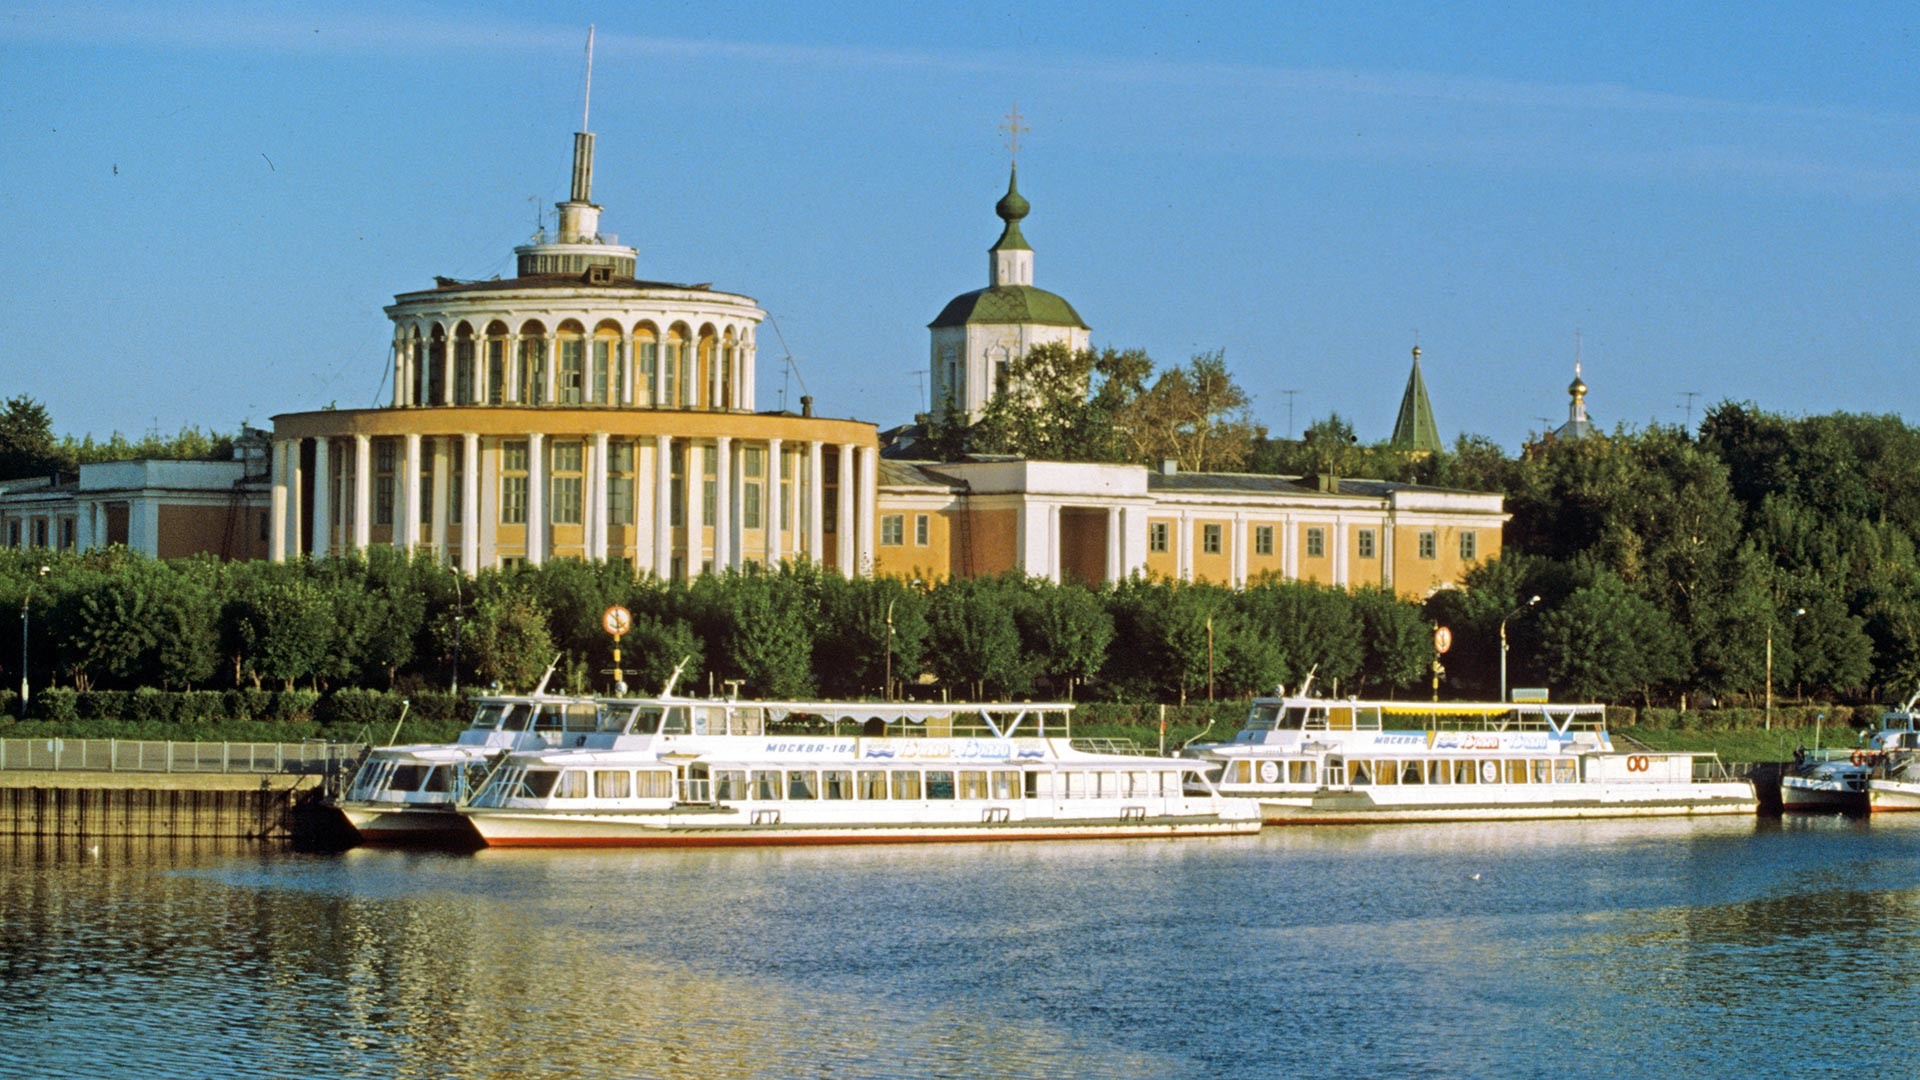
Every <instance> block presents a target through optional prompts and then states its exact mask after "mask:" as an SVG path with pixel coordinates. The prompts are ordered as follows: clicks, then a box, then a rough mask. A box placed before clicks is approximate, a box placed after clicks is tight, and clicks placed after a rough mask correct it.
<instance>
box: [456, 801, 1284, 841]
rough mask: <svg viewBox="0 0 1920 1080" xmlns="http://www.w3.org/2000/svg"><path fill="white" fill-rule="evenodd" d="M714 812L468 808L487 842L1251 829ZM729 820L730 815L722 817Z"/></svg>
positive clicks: (1246, 826) (1218, 824) (1250, 827)
mask: <svg viewBox="0 0 1920 1080" xmlns="http://www.w3.org/2000/svg"><path fill="white" fill-rule="evenodd" d="M742 816H743V815H732V814H727V815H721V814H714V813H673V812H668V813H662V814H651V815H639V814H588V813H582V814H555V813H540V812H526V811H514V810H469V811H468V817H469V820H470V822H471V825H472V828H473V830H474V832H475V833H476V834H477V835H478V836H479V837H480V839H481V841H482V842H483V843H485V844H486V845H487V846H488V847H764V846H781V845H811V844H928V843H966V842H975V843H983V842H992V841H1007V840H1109V839H1110V840H1120V839H1149V838H1173V837H1188V836H1233V835H1249V834H1252V833H1257V832H1259V831H1260V819H1259V817H1258V816H1257V815H1254V814H1252V813H1248V814H1246V815H1244V816H1238V817H1226V816H1221V815H1217V814H1204V815H1192V816H1182V817H1158V818H1129V817H1111V818H1029V819H1025V820H1011V821H1009V820H995V821H984V820H983V821H976V822H961V821H953V822H899V823H875V822H794V823H777V822H763V823H759V824H755V823H754V821H753V818H752V817H751V816H745V820H739V819H740V818H741V817H742ZM727 819H734V820H727Z"/></svg>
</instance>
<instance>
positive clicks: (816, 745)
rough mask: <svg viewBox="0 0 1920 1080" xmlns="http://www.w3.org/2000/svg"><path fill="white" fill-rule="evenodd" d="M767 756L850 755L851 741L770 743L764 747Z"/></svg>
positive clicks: (827, 740)
mask: <svg viewBox="0 0 1920 1080" xmlns="http://www.w3.org/2000/svg"><path fill="white" fill-rule="evenodd" d="M766 752H767V753H769V754H850V753H852V752H853V740H852V739H818V740H802V741H798V742H770V743H768V744H767V746H766Z"/></svg>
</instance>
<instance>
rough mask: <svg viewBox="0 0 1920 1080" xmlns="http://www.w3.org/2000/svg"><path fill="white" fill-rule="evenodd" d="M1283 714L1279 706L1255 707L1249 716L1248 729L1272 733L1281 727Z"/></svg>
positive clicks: (1263, 705) (1262, 705)
mask: <svg viewBox="0 0 1920 1080" xmlns="http://www.w3.org/2000/svg"><path fill="white" fill-rule="evenodd" d="M1282 712H1283V710H1282V709H1281V708H1280V706H1278V705H1265V704H1261V705H1255V706H1254V707H1253V711H1252V712H1250V713H1248V714H1247V727H1248V728H1249V729H1250V730H1253V731H1272V730H1273V729H1275V728H1277V727H1279V726H1280V716H1281V714H1282Z"/></svg>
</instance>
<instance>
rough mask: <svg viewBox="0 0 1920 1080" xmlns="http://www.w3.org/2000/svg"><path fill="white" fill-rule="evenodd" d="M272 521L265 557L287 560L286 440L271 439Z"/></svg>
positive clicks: (273, 559) (278, 560)
mask: <svg viewBox="0 0 1920 1080" xmlns="http://www.w3.org/2000/svg"><path fill="white" fill-rule="evenodd" d="M272 470H273V495H272V500H271V513H272V515H273V519H272V522H271V523H270V525H269V526H268V529H269V532H268V540H267V558H269V559H271V560H272V561H274V562H286V561H287V441H286V440H285V439H275V440H273V460H272Z"/></svg>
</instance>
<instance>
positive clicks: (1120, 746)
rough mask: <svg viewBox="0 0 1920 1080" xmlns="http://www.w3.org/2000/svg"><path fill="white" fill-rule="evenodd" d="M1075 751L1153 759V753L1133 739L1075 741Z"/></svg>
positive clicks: (1073, 744)
mask: <svg viewBox="0 0 1920 1080" xmlns="http://www.w3.org/2000/svg"><path fill="white" fill-rule="evenodd" d="M1071 745H1072V746H1073V748H1074V749H1075V750H1084V751H1086V752H1087V753H1089V754H1129V755H1132V756H1135V757H1152V756H1153V751H1152V750H1149V749H1148V748H1146V747H1144V746H1141V745H1140V744H1138V743H1136V742H1134V741H1133V740H1132V739H1078V738H1076V739H1074V740H1072V744H1071Z"/></svg>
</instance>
